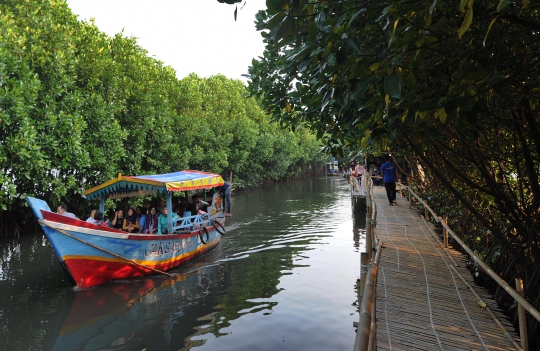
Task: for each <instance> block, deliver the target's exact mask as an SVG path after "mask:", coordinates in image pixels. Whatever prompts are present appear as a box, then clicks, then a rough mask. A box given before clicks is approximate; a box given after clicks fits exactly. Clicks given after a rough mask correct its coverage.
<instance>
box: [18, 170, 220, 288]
mask: <svg viewBox="0 0 540 351" xmlns="http://www.w3.org/2000/svg"><path fill="white" fill-rule="evenodd" d="M223 183H224V181H223V179H222V178H221V176H220V175H219V174H213V173H207V172H199V171H181V172H175V173H168V174H158V175H147V176H134V177H128V176H122V175H121V174H119V175H118V177H117V178H115V179H113V180H111V181H109V182H106V183H104V184H102V185H99V186H97V187H94V188H92V189H89V190H87V191H86V192H85V196H86V198H87V199H89V200H94V199H101V211H102V212H103V210H104V207H105V199H106V198H118V197H131V196H140V195H147V194H155V193H161V194H163V195H165V197H166V204H167V208H168V217H167V222H168V227H169V228H168V232H169V233H172V234H133V233H127V232H123V231H119V230H116V229H114V228H110V227H106V226H98V225H95V224H91V223H88V222H85V221H83V220H79V219H75V218H70V217H67V216H63V215H60V214H57V213H54V212H52V211H51V209H50V207H49V206H48V204H47V203H46V202H45V201H43V200H40V199H36V198H33V197H27V201H28V204H29V205H30V207H31V208H32V211H33V212H34V215H35V216H36V217H37V218H38V220H39V223H40V224H41V226H42V228H43V230H44V231H45V234H46V235H47V238H48V239H49V241H50V242H51V245H52V247H53V249H54V251H55V253H56V255H57V256H58V258H59V259H60V263H61V265H62V267H63V268H64V270H65V271H66V274H67V275H68V277H69V279H70V281H71V283H72V284H73V285H75V286H77V287H80V288H88V287H92V286H95V285H99V284H102V283H105V282H107V281H110V280H115V279H126V278H133V277H141V276H145V275H150V274H155V273H160V274H165V275H169V274H167V273H166V272H167V271H170V270H171V269H174V268H177V267H178V266H180V265H182V264H183V263H186V262H188V261H190V260H192V259H194V258H196V257H198V256H200V255H202V254H203V253H205V252H207V251H209V250H211V249H212V248H214V247H215V246H216V245H217V244H218V243H219V241H220V239H221V235H223V234H225V229H224V224H225V217H224V214H223V211H222V208H221V205H220V201H216V200H218V199H219V195H218V194H217V193H216V194H214V201H212V206H211V207H210V208H209V209H208V214H207V215H205V216H202V215H196V216H190V215H189V214H188V215H187V216H186V217H182V218H180V219H178V218H175V219H174V220H173V218H172V215H171V214H172V212H173V211H172V194H173V192H174V191H189V190H198V189H211V188H215V187H218V186H221V185H223ZM217 204H219V205H217ZM216 205H217V206H219V207H215V206H216Z"/></svg>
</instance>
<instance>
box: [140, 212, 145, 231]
mask: <svg viewBox="0 0 540 351" xmlns="http://www.w3.org/2000/svg"><path fill="white" fill-rule="evenodd" d="M145 225H146V215H141V217H139V233H142V232H143V231H144V229H145V228H144V226H145Z"/></svg>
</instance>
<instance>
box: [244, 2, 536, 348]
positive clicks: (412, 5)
mask: <svg viewBox="0 0 540 351" xmlns="http://www.w3.org/2000/svg"><path fill="white" fill-rule="evenodd" d="M257 26H258V28H259V30H261V33H262V35H263V37H264V38H265V42H266V50H265V52H264V55H263V56H262V57H261V58H260V59H258V60H254V61H253V64H252V67H251V68H250V74H249V77H250V83H249V89H250V91H251V92H252V94H254V95H258V96H261V98H262V101H263V104H264V106H265V107H266V108H268V109H269V110H270V111H271V112H272V113H273V116H274V119H275V120H277V121H279V122H280V123H281V124H283V125H287V126H290V127H291V128H293V129H296V128H304V127H309V128H311V129H312V130H314V131H316V132H317V133H318V136H319V137H323V136H325V135H327V136H328V138H327V139H326V143H327V147H328V148H329V149H331V150H333V151H334V153H335V154H339V153H340V152H341V149H342V147H354V146H356V147H359V148H362V149H369V148H371V149H377V148H382V149H385V148H386V149H391V150H399V151H400V152H401V153H402V154H404V155H406V156H407V157H408V159H409V160H410V162H411V166H413V169H416V172H415V173H414V175H415V178H414V181H415V182H416V183H417V185H418V186H420V187H423V188H424V189H425V190H426V192H427V191H430V193H431V194H433V199H434V200H436V201H437V202H438V205H440V206H444V204H446V203H448V204H449V206H448V207H445V208H447V209H448V210H450V208H452V209H451V212H449V214H452V215H456V216H455V217H454V219H453V222H454V223H462V222H467V223H474V227H475V228H471V227H469V225H468V224H467V225H463V226H460V227H461V228H462V229H463V230H462V232H461V234H462V235H465V236H466V237H468V238H470V240H469V244H471V245H474V246H475V247H476V249H477V250H479V251H480V252H481V253H482V254H483V255H485V256H486V259H487V260H488V261H490V262H492V263H493V265H494V268H495V269H496V270H497V271H498V272H500V274H501V276H503V278H504V279H505V280H506V281H507V282H509V283H510V284H514V279H513V278H514V277H518V276H521V277H522V278H523V279H524V281H525V286H526V297H527V298H528V299H529V300H530V301H531V303H533V304H534V305H536V307H537V308H539V307H540V222H539V216H540V184H539V172H540V122H539V121H540V118H539V117H540V116H539V113H538V106H539V103H540V95H539V94H540V80H539V79H538V77H539V76H540V74H539V73H540V72H539V63H540V56H539V54H538V53H539V45H540V43H539V41H538V40H537V37H538V31H539V30H540V13H539V12H538V3H536V2H530V1H526V0H523V1H520V0H518V1H506V0H501V1H499V0H496V1H495V0H483V1H482V0H481V1H478V0H476V1H475V0H462V1H460V2H459V1H458V2H452V1H450V2H449V1H446V2H445V1H442V0H384V1H347V0H328V1H323V2H313V1H307V0H268V1H267V10H266V11H261V12H259V14H258V16H257ZM438 194H444V197H442V196H438ZM443 198H444V199H445V200H443ZM446 199H448V200H446ZM456 200H458V201H456ZM447 201H448V202H447ZM458 202H459V204H460V205H459V206H458V205H454V204H456V203H458ZM450 204H451V205H450ZM464 219H465V221H464ZM471 219H474V221H473V220H471ZM471 225H472V224H471ZM471 229H474V230H471ZM469 230H471V231H469ZM473 233H474V234H473ZM477 234H478V235H477ZM477 237H479V238H480V239H478V240H477ZM488 256H491V257H488ZM539 328H540V323H538V322H537V321H534V322H533V323H529V329H530V330H529V335H535V338H536V339H535V340H533V341H531V344H535V345H540V339H538V338H539V337H540V332H539Z"/></svg>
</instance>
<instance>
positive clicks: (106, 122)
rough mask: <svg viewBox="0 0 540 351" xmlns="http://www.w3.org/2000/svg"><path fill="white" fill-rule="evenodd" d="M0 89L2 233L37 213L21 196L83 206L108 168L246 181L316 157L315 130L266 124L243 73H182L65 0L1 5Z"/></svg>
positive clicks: (299, 168) (304, 166)
mask: <svg viewBox="0 0 540 351" xmlns="http://www.w3.org/2000/svg"><path fill="white" fill-rule="evenodd" d="M0 88H1V89H0V170H1V171H0V209H1V212H0V234H1V235H7V234H10V233H13V232H18V231H20V230H22V229H24V230H30V227H29V226H31V225H33V224H35V221H34V220H33V219H32V218H31V216H30V215H31V214H30V211H29V210H28V209H27V207H26V204H25V200H24V197H25V196H26V195H33V196H38V197H40V198H44V199H46V200H47V201H49V202H50V203H51V204H52V206H56V205H58V204H59V203H61V202H65V203H67V204H68V206H69V207H70V209H71V210H72V211H73V212H76V213H81V214H82V213H84V212H86V210H87V207H88V204H87V203H86V202H85V200H84V199H82V198H81V194H82V193H83V191H84V190H85V189H87V188H90V187H92V186H95V185H97V184H99V183H101V182H104V181H107V180H109V179H111V178H113V177H115V176H116V175H117V173H122V174H126V175H141V174H152V173H166V172H172V171H177V170H181V169H199V170H205V171H210V172H219V173H221V174H223V175H224V176H225V177H226V178H227V179H229V176H230V174H233V181H234V184H235V186H236V187H245V186H250V185H255V184H259V183H261V182H262V181H263V180H266V179H271V180H278V179H281V178H284V177H288V176H297V175H299V174H301V173H304V172H309V171H310V170H312V169H313V167H314V166H315V165H318V164H319V163H320V162H321V158H322V156H321V155H320V154H319V153H318V151H319V148H320V145H319V142H318V141H317V140H316V138H315V137H314V136H312V135H311V134H309V133H308V131H300V132H298V133H291V132H288V131H283V130H281V129H280V128H279V127H278V126H277V125H275V124H273V123H272V122H271V121H270V119H269V117H268V116H267V114H266V111H263V110H262V109H261V108H260V105H259V103H258V101H257V100H256V99H254V98H246V89H245V86H244V85H243V83H242V82H241V81H238V80H231V79H228V78H226V77H224V76H214V77H211V78H200V77H197V76H196V75H190V76H188V77H186V78H184V79H181V80H179V79H177V78H176V73H175V71H174V70H173V69H172V68H171V67H168V66H165V65H163V63H162V62H160V61H157V60H155V59H153V58H151V57H149V56H148V55H147V52H146V51H145V50H144V49H143V48H141V47H140V46H139V45H138V44H137V42H136V40H135V39H134V38H127V37H125V36H123V35H122V34H118V35H116V36H114V37H109V36H107V35H106V34H104V33H103V32H101V31H100V30H99V29H98V28H97V27H96V26H95V25H94V24H93V23H87V22H81V21H78V20H77V18H76V16H75V15H74V14H73V13H72V12H71V10H70V9H69V7H68V6H67V4H66V2H65V1H63V0H59V1H56V0H28V1H16V0H8V1H3V2H2V3H1V4H0ZM321 167H322V166H321Z"/></svg>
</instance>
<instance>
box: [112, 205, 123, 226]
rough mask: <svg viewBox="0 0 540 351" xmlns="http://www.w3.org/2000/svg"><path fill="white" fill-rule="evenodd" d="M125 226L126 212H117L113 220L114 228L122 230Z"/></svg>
mask: <svg viewBox="0 0 540 351" xmlns="http://www.w3.org/2000/svg"><path fill="white" fill-rule="evenodd" d="M123 226H124V210H117V211H116V212H115V213H114V218H113V220H112V227H113V228H114V229H118V230H122V227H123Z"/></svg>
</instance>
